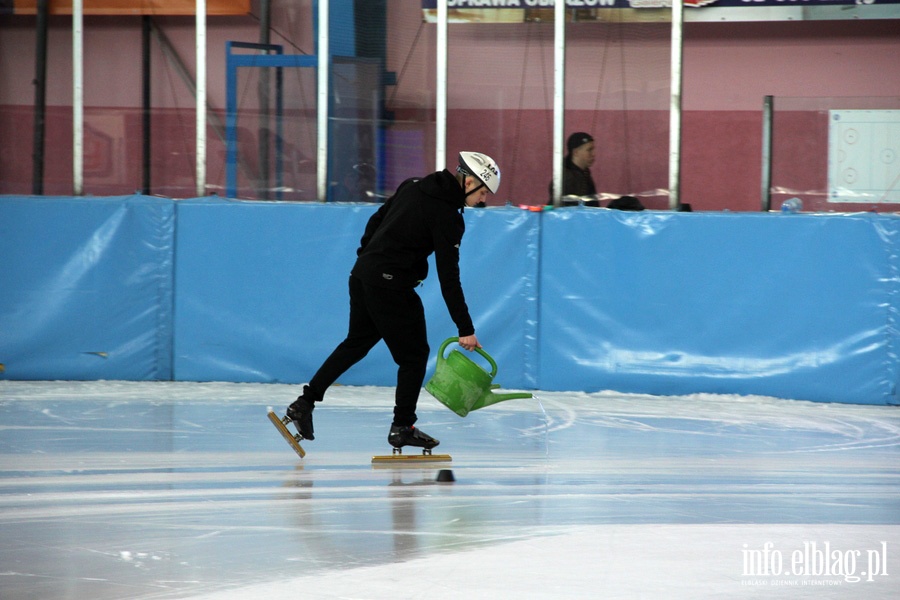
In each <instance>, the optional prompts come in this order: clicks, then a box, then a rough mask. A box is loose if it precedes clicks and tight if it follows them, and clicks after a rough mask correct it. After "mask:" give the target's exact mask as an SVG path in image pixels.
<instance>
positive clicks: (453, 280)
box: [352, 169, 475, 336]
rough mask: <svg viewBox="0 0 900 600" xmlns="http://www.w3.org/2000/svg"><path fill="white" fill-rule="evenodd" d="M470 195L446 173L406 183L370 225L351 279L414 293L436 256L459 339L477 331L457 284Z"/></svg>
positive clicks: (372, 219) (367, 226) (438, 173)
mask: <svg viewBox="0 0 900 600" xmlns="http://www.w3.org/2000/svg"><path fill="white" fill-rule="evenodd" d="M465 200H466V196H465V193H464V192H463V189H462V187H461V186H460V185H459V183H458V182H457V181H456V177H454V176H453V174H452V173H450V171H447V170H446V169H445V170H443V171H440V172H437V173H432V174H431V175H428V176H427V177H424V178H423V179H407V180H406V181H404V182H403V183H401V184H400V187H398V188H397V191H396V193H394V195H393V196H391V197H390V198H388V200H387V202H385V203H384V204H383V205H382V206H381V207H380V208H379V209H378V210H377V211H376V212H375V214H374V215H372V217H371V218H370V219H369V222H368V223H367V224H366V231H365V233H364V234H363V237H362V239H361V240H360V246H359V249H358V250H357V251H356V254H357V259H356V264H355V265H354V266H353V270H352V274H353V275H354V276H356V277H358V278H359V279H361V280H362V281H364V282H365V283H367V284H369V285H374V286H379V287H387V288H394V289H412V288H414V287H416V286H418V285H419V284H420V283H421V282H422V281H423V280H424V279H425V278H426V277H427V276H428V257H429V256H430V255H431V254H432V253H434V260H435V266H436V267H437V272H438V279H439V281H440V284H441V294H442V295H443V296H444V302H445V303H446V304H447V310H448V311H449V312H450V317H451V318H452V319H453V322H454V323H455V324H456V327H457V329H458V330H459V335H460V336H465V335H472V334H473V333H475V327H474V326H473V325H472V318H471V317H470V316H469V308H468V306H467V305H466V299H465V296H464V295H463V290H462V285H461V284H460V281H459V245H460V243H461V242H462V237H463V233H465V230H466V225H465V222H464V221H463V217H462V212H463V210H464V208H465Z"/></svg>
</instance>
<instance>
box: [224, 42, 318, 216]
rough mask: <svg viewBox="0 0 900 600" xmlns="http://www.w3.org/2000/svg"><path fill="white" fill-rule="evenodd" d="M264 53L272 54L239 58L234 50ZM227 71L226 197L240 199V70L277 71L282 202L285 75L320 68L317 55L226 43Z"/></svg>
mask: <svg viewBox="0 0 900 600" xmlns="http://www.w3.org/2000/svg"><path fill="white" fill-rule="evenodd" d="M235 49H241V50H264V51H266V52H269V53H270V54H235V53H234V52H233V50H235ZM225 51H226V56H225V69H226V79H225V85H226V106H225V150H226V153H225V194H226V196H228V197H230V198H234V197H236V196H237V110H238V106H237V70H238V69H239V68H241V67H257V68H259V67H274V68H276V69H277V70H276V72H275V88H276V90H275V95H276V97H275V128H276V132H275V186H276V189H278V198H279V199H280V198H281V188H282V187H283V183H284V182H283V177H284V174H283V169H282V165H281V163H282V153H283V144H284V142H283V136H282V128H283V114H282V113H283V109H284V100H283V72H282V69H283V68H284V67H312V68H315V67H317V66H318V58H317V57H316V56H315V55H302V54H291V55H285V54H283V48H282V47H281V46H280V45H277V44H253V43H249V42H226V43H225Z"/></svg>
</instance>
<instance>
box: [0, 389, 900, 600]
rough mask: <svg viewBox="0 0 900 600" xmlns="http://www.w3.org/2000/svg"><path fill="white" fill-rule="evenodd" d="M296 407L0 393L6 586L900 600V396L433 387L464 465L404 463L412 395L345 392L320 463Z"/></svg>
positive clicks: (23, 596) (241, 393)
mask: <svg viewBox="0 0 900 600" xmlns="http://www.w3.org/2000/svg"><path fill="white" fill-rule="evenodd" d="M296 394H297V386H286V385H258V384H225V383H133V382H10V381H0V598H2V599H3V600H7V599H12V600H32V599H38V598H54V599H57V598H79V599H80V598H92V599H98V600H105V599H110V598H140V599H144V598H192V599H194V600H198V599H200V598H203V599H217V600H226V599H237V598H270V599H272V600H281V599H288V598H290V599H292V600H293V599H294V598H297V597H305V598H327V599H330V598H335V599H337V598H341V599H343V598H369V599H382V598H383V599H388V598H390V599H395V598H415V599H420V598H423V597H428V598H437V599H443V598H447V599H449V598H461V597H465V598H507V597H508V598H667V599H676V600H678V599H696V598H874V599H888V598H891V599H894V598H897V597H900V460H898V459H900V412H898V410H897V408H896V407H874V406H853V405H841V404H814V403H808V402H798V401H789V400H776V399H771V398H761V397H737V396H719V395H695V396H689V397H683V396H682V397H652V396H640V395H623V394H618V393H614V392H603V393H597V394H572V393H549V392H539V393H537V394H536V395H537V398H538V399H537V400H515V401H510V402H505V403H502V404H498V405H495V406H491V407H488V408H485V409H482V410H479V411H476V412H473V413H472V414H470V415H469V416H468V417H466V418H465V419H461V418H459V417H457V416H456V415H454V414H453V413H451V412H449V411H447V410H446V409H445V408H444V407H442V406H441V405H439V404H438V403H437V402H436V401H435V400H434V399H433V398H431V397H430V396H429V395H428V394H426V393H424V392H423V394H422V396H421V400H420V405H419V406H420V410H419V416H420V425H421V426H422V428H423V429H425V430H426V431H428V432H429V433H431V434H432V435H434V436H435V437H437V438H439V439H441V440H442V444H441V446H440V447H439V448H438V450H440V451H442V452H449V453H451V454H452V455H453V462H452V463H451V464H442V465H432V466H425V467H421V466H419V467H413V468H409V467H406V468H399V469H394V468H375V467H373V466H372V465H371V463H370V457H371V455H372V454H380V453H385V452H386V451H387V450H388V446H387V444H386V443H385V440H384V437H385V435H386V433H387V432H386V429H387V425H388V424H389V421H390V408H391V406H392V402H393V398H392V396H393V390H392V389H389V388H373V387H335V388H333V389H332V391H331V392H329V395H328V397H327V399H326V402H325V403H323V405H321V406H320V407H319V408H317V410H316V412H315V425H316V440H315V441H312V442H309V441H304V442H303V445H304V447H305V448H306V450H307V452H308V455H307V457H306V458H305V459H303V460H302V461H301V460H299V459H298V458H297V457H296V455H294V454H293V453H292V452H291V450H290V449H289V448H288V447H287V444H285V443H284V440H282V439H281V438H280V437H279V436H278V434H277V432H276V431H275V430H274V428H273V427H272V426H271V424H269V423H268V421H267V420H266V418H265V409H266V407H268V406H273V407H275V408H276V410H277V411H282V410H283V408H284V406H285V405H286V404H287V403H288V402H290V400H292V399H293V397H295V396H296ZM440 468H450V469H452V471H453V473H454V475H455V478H456V481H455V482H453V483H438V482H436V478H435V475H436V473H437V471H438V469H440ZM767 544H768V546H767ZM826 544H827V546H826ZM766 548H768V549H769V551H768V553H767V554H766V555H765V556H766V559H765V561H764V563H765V564H756V565H751V566H752V568H749V569H748V564H747V561H748V557H751V558H756V559H759V558H760V557H762V556H763V554H762V552H763V550H764V549H766ZM826 548H827V549H828V552H829V553H830V554H831V560H830V561H829V562H830V564H829V566H828V570H827V571H825V570H823V567H822V564H821V561H819V562H817V563H815V564H810V562H809V560H808V557H809V556H813V557H815V556H817V555H816V551H819V552H820V553H822V552H824V550H825V549H826ZM804 552H805V553H806V555H804ZM777 559H780V560H781V563H780V566H781V569H782V570H781V573H780V574H778V575H774V574H772V573H771V572H768V573H763V572H762V571H763V569H764V567H767V566H769V567H771V568H772V569H774V568H775V567H776V566H778V565H777V564H776V560H777ZM817 569H818V570H817ZM748 570H749V571H750V573H748ZM873 570H877V571H879V572H878V573H877V574H871V575H866V576H863V575H862V573H863V572H867V573H872V571H873ZM881 570H883V571H886V574H884V573H881V572H880V571H881ZM856 576H860V578H861V580H860V581H855V580H854V579H855V577H856ZM869 579H871V581H870V580H869Z"/></svg>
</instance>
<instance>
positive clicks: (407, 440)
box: [388, 425, 440, 454]
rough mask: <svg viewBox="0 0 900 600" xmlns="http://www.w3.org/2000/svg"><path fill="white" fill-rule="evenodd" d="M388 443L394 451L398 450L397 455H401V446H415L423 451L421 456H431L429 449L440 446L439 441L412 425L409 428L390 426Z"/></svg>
mask: <svg viewBox="0 0 900 600" xmlns="http://www.w3.org/2000/svg"><path fill="white" fill-rule="evenodd" d="M388 443H389V444H390V445H391V446H393V447H394V450H395V451H398V450H399V451H400V452H398V453H402V448H403V446H417V447H419V448H423V449H424V450H423V454H431V449H432V448H434V447H435V446H437V445H438V444H440V442H439V441H437V440H436V439H434V438H433V437H431V436H430V435H428V434H427V433H425V432H424V431H422V430H421V429H416V428H415V427H413V426H412V425H410V426H409V427H400V426H399V425H391V432H390V433H389V434H388Z"/></svg>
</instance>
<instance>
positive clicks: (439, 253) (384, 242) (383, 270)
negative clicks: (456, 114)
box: [287, 152, 500, 449]
mask: <svg viewBox="0 0 900 600" xmlns="http://www.w3.org/2000/svg"><path fill="white" fill-rule="evenodd" d="M499 185H500V169H499V168H498V167H497V164H496V163H495V162H494V160H493V159H491V158H490V157H489V156H486V155H484V154H481V153H479V152H460V154H459V166H458V167H457V169H456V174H455V175H454V174H453V173H450V171H448V170H446V169H444V170H443V171H439V172H437V173H432V174H431V175H428V176H427V177H424V178H422V179H407V180H406V181H404V182H403V183H401V184H400V187H398V188H397V191H396V192H395V193H394V195H393V196H391V197H390V198H389V199H388V200H387V201H386V202H385V203H384V204H383V205H382V206H381V208H379V209H378V211H376V212H375V214H374V215H372V217H371V218H370V219H369V222H368V223H367V224H366V230H365V232H364V233H363V236H362V239H361V240H360V246H359V249H358V250H357V251H356V254H357V259H356V264H355V265H354V266H353V269H352V270H351V271H350V284H349V285H350V326H349V330H348V332H347V337H346V338H345V339H344V341H343V342H341V343H340V344H339V345H338V346H337V348H335V349H334V351H333V352H332V353H331V355H330V356H329V357H328V358H327V359H326V360H325V362H324V363H323V364H322V366H321V367H319V370H318V371H317V372H316V374H315V375H314V376H313V378H312V379H311V380H310V381H309V384H307V385H305V386H303V394H302V395H301V396H300V397H299V398H297V400H296V402H294V403H293V404H291V405H290V406H289V407H288V410H287V416H288V418H290V419H292V420H293V421H294V424H295V425H296V427H297V431H299V432H300V435H301V436H302V437H303V438H304V439H307V440H312V439H314V436H313V423H312V411H313V409H314V407H315V402H321V401H322V398H323V396H324V394H325V390H327V389H328V388H329V387H330V386H331V384H333V383H334V382H335V381H337V378H338V377H340V376H341V375H342V374H343V373H344V372H345V371H347V369H349V368H350V367H352V366H353V365H355V364H356V363H357V362H359V361H360V360H362V358H363V357H364V356H366V354H368V352H369V350H371V349H372V348H373V347H374V346H375V344H377V343H378V342H379V341H381V340H382V339H383V340H384V342H385V344H387V347H388V350H390V352H391V357H392V358H393V359H394V362H396V363H397V367H398V368H397V390H396V395H395V405H394V419H393V423H392V424H391V430H390V433H389V435H388V442H389V443H390V444H391V445H392V446H394V447H395V448H402V447H403V446H407V445H412V446H419V447H422V448H427V449H430V448H433V447H434V446H437V445H438V443H439V442H438V441H437V440H436V439H434V438H432V437H431V436H429V435H427V434H425V433H424V432H422V431H421V430H419V429H416V428H415V427H414V426H413V424H414V423H415V422H416V403H417V402H418V399H419V391H420V390H421V388H422V382H423V381H424V379H425V367H426V365H427V363H428V354H429V348H428V340H427V337H426V329H425V311H424V308H423V306H422V300H421V299H420V298H419V295H418V294H417V293H416V291H415V288H416V286H418V285H419V284H420V283H421V282H422V281H423V280H424V279H425V277H426V276H427V274H428V261H427V259H428V257H429V256H430V255H431V254H432V253H434V256H435V266H436V267H437V273H438V280H439V281H440V285H441V294H442V295H443V297H444V302H445V303H446V305H447V310H448V311H449V312H450V317H451V318H452V319H453V322H454V323H455V324H456V327H457V330H458V332H459V345H460V346H462V347H463V348H464V349H466V350H469V351H470V352H471V351H472V350H474V349H475V348H480V347H481V344H480V343H479V342H478V338H477V337H476V336H475V327H474V325H473V324H472V318H471V317H470V316H469V309H468V306H467V305H466V300H465V296H464V295H463V290H462V285H461V284H460V281H459V245H460V243H461V242H462V237H463V233H464V232H465V222H464V221H463V217H462V212H463V211H464V210H465V207H467V206H469V207H472V206H475V205H476V204H478V203H479V202H483V201H484V199H485V197H486V196H487V194H488V193H489V192H490V193H495V192H496V191H497V188H498V187H499Z"/></svg>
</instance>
